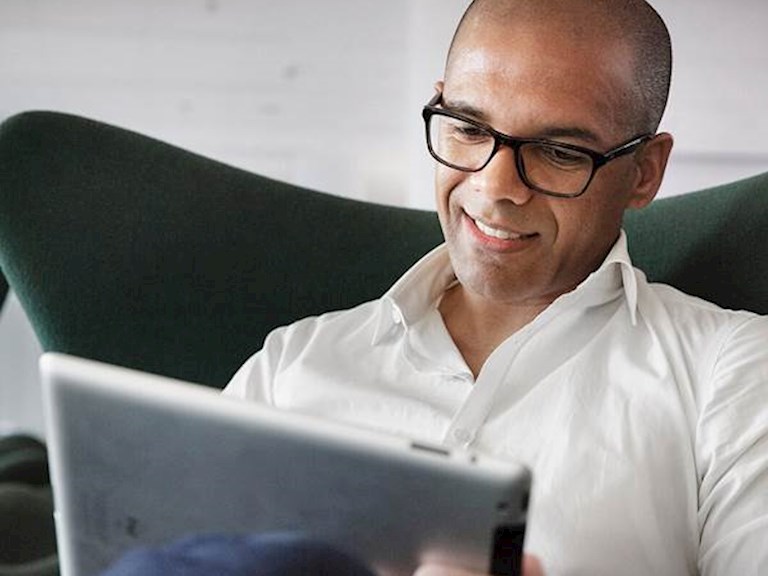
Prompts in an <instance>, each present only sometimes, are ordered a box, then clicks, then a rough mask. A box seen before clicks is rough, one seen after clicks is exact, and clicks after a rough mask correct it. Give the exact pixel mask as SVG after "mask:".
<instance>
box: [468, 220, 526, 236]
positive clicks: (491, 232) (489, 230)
mask: <svg viewBox="0 0 768 576" xmlns="http://www.w3.org/2000/svg"><path fill="white" fill-rule="evenodd" d="M472 221H473V222H474V223H475V226H477V228H478V230H480V232H482V233H483V234H485V235H486V236H490V237H491V238H498V239H499V240H519V239H520V238H523V237H524V234H518V233H515V232H507V231H506V230H499V229H498V228H493V227H492V226H488V225H487V224H484V223H483V222H481V221H480V220H475V219H474V218H473V219H472Z"/></svg>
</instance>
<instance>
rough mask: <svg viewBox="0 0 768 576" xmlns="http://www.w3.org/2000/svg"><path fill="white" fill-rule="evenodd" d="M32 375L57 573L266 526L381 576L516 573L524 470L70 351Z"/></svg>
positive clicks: (79, 574)
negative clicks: (436, 568) (39, 394)
mask: <svg viewBox="0 0 768 576" xmlns="http://www.w3.org/2000/svg"><path fill="white" fill-rule="evenodd" d="M40 368H41V375H42V381H43V387H44V388H43V391H44V402H45V410H46V424H47V440H48V449H49V457H50V465H51V479H52V485H53V492H54V503H55V510H56V511H55V518H56V530H57V538H58V544H59V554H60V560H61V572H62V576H92V575H95V574H97V573H99V572H100V571H101V570H103V569H105V568H107V567H108V566H109V565H111V564H112V563H113V562H114V561H116V560H117V559H118V558H119V557H120V556H122V555H123V554H124V553H126V552H127V551H129V550H131V549H134V548H137V547H143V546H156V545H162V544H165V543H168V542H171V541H174V540H178V539H180V538H183V537H186V536H189V535H192V534H211V533H228V534H242V533H273V532H279V533H285V532H295V533H299V534H301V535H304V536H308V537H311V538H316V539H318V540H321V541H323V542H326V543H329V544H331V545H334V546H336V547H338V548H340V549H341V550H343V551H345V552H347V553H349V554H351V555H353V556H356V557H357V558H359V559H360V560H362V561H364V562H366V563H367V564H368V565H369V566H371V567H372V568H373V569H374V570H375V571H376V572H377V573H379V574H382V576H406V575H407V576H410V575H411V574H412V572H413V570H414V569H415V568H416V567H417V566H418V565H419V564H421V563H423V562H426V561H430V562H440V563H446V564H451V565H455V566H457V567H464V568H467V569H472V570H477V571H489V572H492V573H497V574H515V573H516V572H517V571H519V562H520V559H519V555H520V553H521V549H522V538H523V531H524V527H525V520H526V510H527V505H528V494H529V488H530V486H529V484H530V474H529V472H528V471H527V470H526V469H525V468H524V467H523V466H520V465H518V464H515V463H512V462H508V461H501V460H496V459H493V458H490V457H487V456H484V455H482V454H477V453H474V452H471V451H464V450H453V449H446V448H444V447H442V446H437V445H429V444H425V443H422V442H416V441H412V440H409V439H408V438H404V437H399V436H394V435H387V434H382V433H379V432H373V431H368V430H364V429H361V428H356V427H351V426H349V425H345V424H340V423H336V422H331V421H325V420H322V419H318V418H316V417H311V416H304V415H301V414H297V413H293V412H287V411H283V410H278V409H276V408H272V407H268V406H263V405H259V404H255V403H249V402H244V401H242V400H236V399H232V398H228V397H224V396H222V395H221V394H220V393H219V392H218V390H214V389H211V388H206V387H203V386H198V385H195V384H190V383H185V382H180V381H176V380H172V379H169V378H165V377H160V376H155V375H151V374H146V373H142V372H136V371H133V370H128V369H125V368H120V367H115V366H111V365H107V364H102V363H97V362H93V361H90V360H84V359H80V358H75V357H72V356H66V355H61V354H52V353H48V354H45V355H43V357H42V359H41V361H40Z"/></svg>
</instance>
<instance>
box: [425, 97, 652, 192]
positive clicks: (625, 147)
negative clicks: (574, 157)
mask: <svg viewBox="0 0 768 576" xmlns="http://www.w3.org/2000/svg"><path fill="white" fill-rule="evenodd" d="M442 99H443V93H442V92H438V93H437V94H435V95H434V97H432V99H431V100H430V101H429V102H428V103H427V104H426V105H425V106H424V108H423V110H422V112H421V116H422V118H423V119H424V128H425V131H426V138H427V148H428V150H429V153H430V155H431V156H432V158H434V159H435V160H437V161H438V162H440V163H441V164H443V165H445V166H448V167H449V168H453V169H454V170H460V171H462V172H480V171H481V170H482V169H483V168H485V167H486V166H488V164H489V163H490V161H491V160H492V159H493V157H494V156H495V155H496V153H497V152H498V151H499V150H500V149H501V147H502V146H507V147H509V148H511V149H512V150H513V151H514V153H515V165H516V167H517V174H518V176H520V180H522V181H523V183H524V184H525V185H526V186H528V188H530V189H531V190H535V191H536V192H540V193H541V194H546V195H547V196H555V197H557V198H576V197H578V196H581V195H582V194H584V192H586V191H587V188H589V185H590V184H591V183H592V180H593V179H594V177H595V173H596V172H597V171H598V170H599V169H600V168H602V167H603V166H605V165H606V164H608V162H611V161H612V160H615V159H616V158H619V157H621V156H625V155H627V154H630V153H632V152H634V151H635V150H636V149H637V148H638V147H639V146H640V145H641V144H644V143H645V142H647V141H648V140H652V139H653V138H655V135H654V134H649V133H645V134H639V135H637V136H633V137H632V138H630V139H629V140H627V141H626V142H624V143H623V144H620V145H619V146H617V147H616V148H613V149H611V150H608V151H607V152H605V153H604V154H603V153H600V152H597V151H595V150H591V149H590V148H584V147H583V146H577V145H576V144H568V143H566V142H558V141H556V140H547V139H544V138H517V137H515V136H510V135H508V134H504V133H503V132H499V131H498V130H495V129H494V128H492V127H491V126H489V125H488V124H486V123H484V122H480V121H479V120H475V119H474V118H471V117H469V116H466V115H465V114H462V113H460V112H454V111H453V110H451V109H449V108H442V107H438V105H440V103H441V101H442ZM436 115H441V116H448V117H449V118H454V119H456V120H461V121H462V122H466V123H467V124H471V125H473V126H476V127H478V128H480V129H482V130H485V131H486V132H488V133H489V134H490V135H491V136H493V140H494V142H493V149H492V150H491V153H490V154H489V155H488V159H487V160H486V161H485V162H484V163H483V164H482V166H480V167H478V168H472V169H470V168H464V167H461V166H457V165H455V164H452V163H450V162H447V161H445V160H444V159H442V158H440V157H439V156H438V155H437V153H436V152H435V151H434V149H433V148H432V138H431V136H430V132H429V124H430V121H431V119H432V117H433V116H436ZM525 144H544V145H548V146H557V147H558V148H564V149H566V150H573V151H574V152H580V153H582V154H585V155H587V156H589V157H590V158H591V159H592V173H591V174H590V175H589V178H588V179H587V182H586V184H585V185H584V187H583V188H582V189H581V191H579V192H577V193H573V194H565V193H561V192H551V191H549V190H544V189H542V188H539V187H538V186H536V185H535V184H533V183H532V182H530V181H529V180H528V176H527V174H526V173H525V164H524V163H523V159H522V155H521V154H520V153H519V149H520V147H521V146H523V145H525Z"/></svg>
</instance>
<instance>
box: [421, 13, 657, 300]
mask: <svg viewBox="0 0 768 576" xmlns="http://www.w3.org/2000/svg"><path fill="white" fill-rule="evenodd" d="M601 42H602V41H601V40H600V39H596V40H590V39H587V40H585V39H584V38H583V37H582V38H581V39H580V42H576V43H574V42H572V41H569V40H568V39H567V35H558V34H553V31H552V30H545V29H544V28H541V29H536V28H532V27H527V28H525V29H521V28H519V29H516V30H514V31H512V32H510V30H509V29H508V28H506V29H505V28H504V27H503V26H495V25H490V26H488V25H486V26H484V27H483V28H482V29H481V30H477V29H476V30H474V31H472V32H469V33H467V34H465V35H464V37H463V38H461V39H460V41H459V42H458V43H457V45H456V46H455V47H454V51H453V54H452V57H451V60H450V62H449V65H448V69H447V71H446V80H445V83H444V85H443V84H440V85H439V86H438V88H442V90H443V105H444V107H446V108H449V109H454V110H457V111H463V112H466V113H469V115H471V116H473V117H475V118H477V119H479V120H482V121H483V122H485V123H487V124H489V125H491V126H493V127H494V128H496V129H497V130H499V131H501V132H504V133H506V134H509V135H512V136H517V137H527V138H548V139H555V140H558V141H561V142H568V143H571V144H577V145H580V146H584V147H587V148H591V149H593V150H596V151H599V152H605V151H607V150H609V149H611V148H613V147H615V146H617V145H619V144H622V143H623V142H625V141H627V140H629V139H630V138H631V137H632V136H635V134H633V133H629V131H630V130H631V129H630V128H627V127H626V126H623V124H625V123H622V122H620V119H621V117H622V116H621V113H622V111H623V110H625V109H626V106H627V105H628V104H630V103H631V99H630V96H629V92H630V88H631V86H632V81H633V75H632V69H631V66H630V64H631V61H630V59H629V56H628V51H627V50H626V49H623V48H621V47H620V46H619V47H617V46H616V45H614V46H606V45H604V44H601ZM633 156H634V155H629V156H626V157H622V158H619V159H617V160H615V161H613V162H610V163H609V164H607V165H605V166H604V167H602V168H601V169H600V170H598V172H597V173H596V175H595V178H594V179H593V181H592V183H591V184H590V186H589V188H588V189H587V191H586V192H585V193H584V194H583V195H582V196H579V197H577V198H555V197H551V196H546V195H543V194H540V193H538V192H534V191H532V190H530V189H529V188H527V187H526V186H525V184H523V182H522V181H521V180H520V177H519V175H518V173H517V170H516V167H515V159H514V152H513V151H512V150H511V149H509V148H506V147H504V148H502V149H500V150H499V152H498V153H497V154H496V155H495V156H494V157H493V159H492V160H491V162H490V163H489V164H488V165H487V166H486V167H485V168H484V169H483V170H481V171H480V172H474V173H466V172H460V171H458V170H454V169H451V168H448V167H446V166H443V165H440V164H439V165H438V167H437V173H436V199H437V209H438V214H439V216H440V222H441V225H442V228H443V233H444V235H445V238H446V242H447V244H448V250H449V253H450V256H451V261H452V263H453V267H454V270H455V272H456V275H457V277H458V279H459V281H460V283H461V285H462V286H463V287H464V288H465V289H467V290H469V291H471V292H472V293H473V294H475V295H478V296H481V297H483V298H485V299H488V300H491V301H494V302H498V303H505V304H516V305H532V306H542V305H546V304H548V303H550V302H552V301H553V300H554V299H555V298H556V297H557V296H559V295H561V294H563V293H565V292H568V291H570V290H572V289H573V288H575V287H576V285H578V284H579V283H580V282H581V281H582V280H583V279H584V278H586V276H588V275H589V273H590V272H592V271H593V270H595V269H596V268H597V267H598V266H599V265H600V263H601V262H602V260H603V259H604V257H605V255H606V254H607V252H608V251H609V249H610V247H611V246H612V244H613V243H614V242H615V241H616V239H617V237H618V234H619V230H620V227H621V219H622V214H623V212H624V210H625V208H627V207H628V206H640V205H642V204H645V203H647V202H648V201H650V198H643V197H641V196H639V195H638V194H637V192H636V190H635V186H636V184H637V182H638V181H639V180H640V176H639V169H638V165H637V163H636V161H635V159H634V157H633Z"/></svg>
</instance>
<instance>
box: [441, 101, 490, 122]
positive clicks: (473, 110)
mask: <svg viewBox="0 0 768 576" xmlns="http://www.w3.org/2000/svg"><path fill="white" fill-rule="evenodd" d="M443 108H445V109H446V110H450V111H451V112H458V113H459V114H464V115H465V116H469V117H470V118H473V119H475V120H479V121H481V122H487V121H488V116H487V115H486V114H485V112H483V111H482V110H481V109H480V108H477V107H475V106H472V105H471V104H468V103H466V102H462V101H460V100H457V101H451V100H445V98H443Z"/></svg>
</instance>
